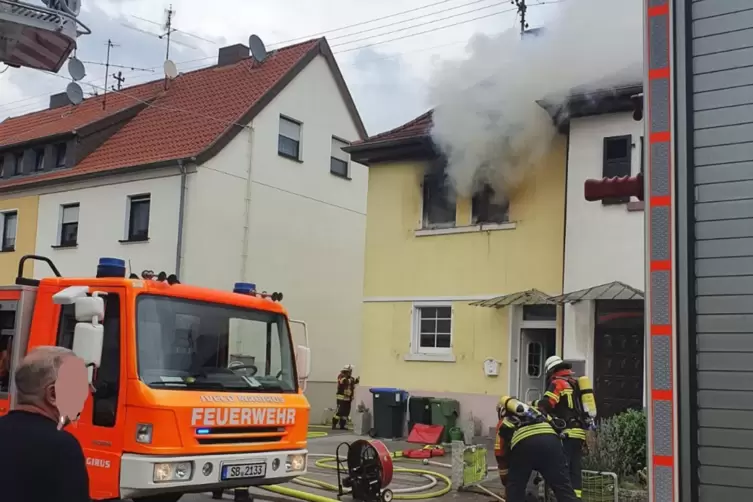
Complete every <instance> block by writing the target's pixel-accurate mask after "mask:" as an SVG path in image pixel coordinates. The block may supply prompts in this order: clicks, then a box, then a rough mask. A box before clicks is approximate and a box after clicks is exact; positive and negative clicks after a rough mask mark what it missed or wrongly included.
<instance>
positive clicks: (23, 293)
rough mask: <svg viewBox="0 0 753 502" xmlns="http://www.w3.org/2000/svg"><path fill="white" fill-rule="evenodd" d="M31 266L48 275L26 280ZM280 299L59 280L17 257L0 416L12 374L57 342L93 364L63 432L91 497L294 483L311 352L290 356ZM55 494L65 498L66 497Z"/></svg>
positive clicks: (4, 320)
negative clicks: (76, 449) (76, 451)
mask: <svg viewBox="0 0 753 502" xmlns="http://www.w3.org/2000/svg"><path fill="white" fill-rule="evenodd" d="M28 260H39V261H43V262H46V263H47V264H48V265H49V266H50V268H51V269H52V271H53V272H54V273H55V276H56V277H51V278H45V279H41V280H36V279H30V278H27V277H24V275H23V269H24V263H25V262H27V261H28ZM281 299H282V294H280V293H274V294H272V295H267V294H266V293H257V292H256V287H255V286H254V285H253V284H250V283H238V284H236V285H235V287H234V288H233V290H232V291H217V290H212V289H206V288H199V287H194V286H189V285H184V284H180V283H179V282H178V280H177V278H176V277H175V276H174V275H171V276H169V277H166V276H165V274H160V276H159V277H157V278H151V277H150V274H146V275H144V274H142V277H140V278H138V277H137V276H134V275H131V278H126V267H125V262H124V261H123V260H118V259H113V258H103V259H101V260H100V263H99V265H98V268H97V276H96V277H90V278H66V277H61V275H60V273H59V272H58V270H57V268H56V267H55V265H54V264H53V263H52V262H51V261H50V260H49V259H48V258H45V257H42V256H34V255H30V256H24V257H23V258H22V259H21V260H20V263H19V267H18V277H17V279H16V284H15V285H12V286H5V287H0V353H9V354H10V358H9V359H10V371H6V372H5V375H6V376H5V377H0V415H3V414H5V413H7V412H8V410H9V409H12V408H13V406H14V394H15V392H14V390H15V389H14V384H13V378H12V371H13V367H14V365H17V364H18V361H19V360H20V359H21V358H23V356H24V355H25V354H26V353H27V352H28V351H29V350H31V349H33V348H34V347H37V346H40V345H59V346H64V347H68V348H70V349H72V350H73V351H74V352H75V353H76V354H77V355H78V356H80V357H82V358H83V359H84V361H85V362H87V363H88V364H90V381H91V383H92V389H93V390H92V395H91V396H90V397H89V398H88V400H87V403H86V405H85V407H84V410H83V412H82V413H81V417H80V420H79V421H78V422H77V423H75V424H74V425H72V426H70V427H69V430H70V432H71V433H73V434H74V435H75V436H76V437H77V438H78V440H79V441H80V442H81V445H82V447H83V450H84V453H85V455H86V463H87V466H88V470H89V477H90V486H91V497H92V498H93V499H94V500H107V499H120V498H132V499H134V500H137V501H144V502H146V501H150V502H174V501H177V500H178V499H179V498H180V497H181V496H182V495H183V494H185V493H196V492H208V491H213V492H218V491H220V490H224V489H227V488H234V487H242V486H251V485H262V484H263V485H269V484H275V483H282V482H285V481H288V480H290V479H292V478H294V477H296V476H299V475H301V474H304V473H305V471H306V455H307V450H306V431H307V424H308V415H309V404H308V401H307V400H306V398H305V397H304V395H303V387H304V384H305V381H306V378H307V377H308V373H309V365H310V351H309V349H308V335H307V333H306V329H305V324H304V323H301V324H302V325H303V332H304V335H305V338H306V341H305V344H304V345H298V346H294V345H293V340H292V335H291V330H290V324H291V323H294V322H296V321H291V320H289V319H288V316H287V313H286V311H285V309H284V308H283V306H282V305H281V304H280V303H279V300H281ZM61 496H63V498H64V495H63V494H61Z"/></svg>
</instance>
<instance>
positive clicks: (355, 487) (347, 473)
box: [335, 439, 394, 502]
mask: <svg viewBox="0 0 753 502" xmlns="http://www.w3.org/2000/svg"><path fill="white" fill-rule="evenodd" d="M342 449H345V455H344V456H343V455H341V454H340V452H341V450H342ZM335 455H336V458H337V486H338V494H337V498H338V499H339V498H340V497H342V496H343V495H345V494H346V493H348V492H346V491H345V489H350V492H349V493H350V495H351V496H352V497H353V500H356V501H358V502H391V501H392V498H393V496H394V495H393V493H392V490H390V489H389V488H387V486H389V484H390V483H391V482H392V475H393V465H392V456H391V455H390V451H389V450H388V449H387V447H386V446H385V445H384V443H382V442H381V441H377V440H375V439H372V440H365V439H359V440H357V441H354V442H352V443H340V445H338V447H337V451H336V453H335Z"/></svg>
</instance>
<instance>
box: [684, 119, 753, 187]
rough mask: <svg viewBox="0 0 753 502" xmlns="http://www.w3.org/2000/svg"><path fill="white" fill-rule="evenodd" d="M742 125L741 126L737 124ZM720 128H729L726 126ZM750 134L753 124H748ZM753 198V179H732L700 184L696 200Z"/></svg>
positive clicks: (752, 131) (752, 130) (752, 132)
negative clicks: (723, 181)
mask: <svg viewBox="0 0 753 502" xmlns="http://www.w3.org/2000/svg"><path fill="white" fill-rule="evenodd" d="M736 127H740V126H736ZM720 129H727V128H726V127H724V128H721V127H720ZM746 129H749V131H748V134H753V124H751V125H750V126H746ZM751 198H753V180H748V181H739V180H738V181H730V182H727V183H714V184H708V185H702V186H699V187H698V188H697V189H696V202H722V201H729V200H744V199H751Z"/></svg>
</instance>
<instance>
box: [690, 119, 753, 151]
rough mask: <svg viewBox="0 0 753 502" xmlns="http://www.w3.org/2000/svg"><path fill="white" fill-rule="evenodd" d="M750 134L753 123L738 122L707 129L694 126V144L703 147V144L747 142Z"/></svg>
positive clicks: (752, 130)
mask: <svg viewBox="0 0 753 502" xmlns="http://www.w3.org/2000/svg"><path fill="white" fill-rule="evenodd" d="M752 135H753V124H738V125H731V126H724V127H712V128H708V129H699V128H696V133H695V145H696V147H697V148H703V147H705V146H720V145H733V144H735V143H748V142H749V141H750V138H751V136H752Z"/></svg>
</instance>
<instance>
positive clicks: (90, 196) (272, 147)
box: [36, 56, 368, 420]
mask: <svg viewBox="0 0 753 502" xmlns="http://www.w3.org/2000/svg"><path fill="white" fill-rule="evenodd" d="M281 114H282V115H285V116H286V117H289V118H292V119H295V120H297V121H299V122H301V123H302V135H301V152H302V155H301V161H300V162H296V161H294V160H290V159H288V158H284V157H281V156H279V155H278V152H277V150H278V131H279V120H280V115H281ZM333 136H335V137H338V138H341V139H343V140H346V141H355V140H356V139H359V137H358V129H357V127H356V124H355V123H354V121H353V119H352V118H351V116H350V113H349V112H348V109H347V106H346V103H345V101H344V100H343V98H342V96H341V94H340V92H339V90H338V88H337V86H336V82H335V79H334V78H333V76H332V74H331V72H330V70H329V68H328V66H327V63H326V61H325V59H324V58H323V57H322V56H317V57H316V58H315V59H314V60H313V61H312V62H311V63H310V64H309V65H308V66H307V67H306V68H304V69H303V70H302V71H301V73H299V74H298V76H296V77H295V78H294V79H293V80H292V81H291V82H290V83H289V84H288V86H287V87H286V88H285V89H284V90H283V91H282V92H281V93H280V94H279V95H277V97H275V98H274V99H273V100H272V101H271V102H270V103H269V104H268V105H267V106H266V108H264V109H263V110H262V111H261V113H260V114H259V115H257V116H256V117H255V118H254V120H253V122H252V124H250V126H249V127H247V128H246V129H244V130H243V131H241V132H240V133H239V134H238V135H237V136H236V137H235V138H233V140H232V141H230V143H229V144H228V145H226V146H225V148H223V149H222V151H220V152H219V153H218V154H217V155H216V156H214V157H213V158H212V159H210V160H209V161H207V162H206V163H205V164H204V165H200V166H196V167H195V168H194V167H191V169H190V172H189V174H188V175H187V180H186V190H185V194H184V195H185V212H184V223H183V242H182V246H181V249H182V254H181V259H180V262H181V266H180V270H179V271H178V272H179V274H180V277H181V280H182V281H183V282H185V283H189V284H196V285H201V286H207V287H213V288H219V289H231V288H232V287H233V283H235V282H240V281H244V282H253V283H256V285H257V288H258V289H259V290H260V291H261V290H266V291H269V292H272V291H281V292H282V293H283V294H284V299H283V304H284V305H285V306H286V307H287V309H288V311H289V313H290V316H291V318H293V319H300V320H303V321H305V322H306V323H307V324H308V328H309V334H310V344H311V348H312V373H311V383H312V384H316V382H326V390H324V389H322V390H321V391H317V390H316V388H315V387H316V385H313V386H312V385H310V387H309V388H310V389H311V392H316V393H317V394H321V396H322V398H321V399H322V401H323V403H324V402H325V401H326V403H324V404H326V405H327V406H333V405H334V384H333V382H334V381H335V379H336V376H337V373H338V371H339V370H340V368H341V367H342V366H343V365H344V364H354V365H356V367H357V366H358V364H359V362H360V361H359V358H360V352H361V347H360V338H361V305H362V303H361V298H362V296H363V266H364V264H363V260H364V248H365V230H366V196H367V183H368V173H367V168H366V167H365V166H362V165H360V164H355V163H350V164H349V178H350V179H345V178H342V177H338V176H335V175H333V174H331V173H330V155H331V146H332V137H333ZM165 172H166V173H168V172H169V176H167V177H155V173H151V175H150V176H152V179H148V180H145V179H141V180H138V179H133V178H124V177H116V176H113V177H108V178H103V180H102V181H100V182H99V183H96V184H90V185H81V186H77V187H76V188H75V189H71V185H70V184H67V185H61V186H60V187H58V188H57V189H55V190H52V189H51V190H50V191H49V192H47V193H44V194H42V196H41V197H40V208H39V225H38V234H37V253H39V254H43V255H46V256H51V257H52V258H53V260H54V261H55V263H56V264H58V268H59V269H60V270H61V272H63V273H65V274H66V275H71V274H73V275H85V276H90V275H93V274H94V273H95V270H96V260H97V258H98V257H101V256H111V257H118V258H123V259H130V260H131V264H132V268H133V271H134V272H136V273H140V272H141V271H142V270H143V269H151V270H154V271H155V272H158V271H161V270H165V271H166V272H168V273H170V272H173V271H176V262H177V246H178V230H177V229H178V221H179V201H180V189H181V176H180V173H179V170H178V167H177V166H176V167H175V169H172V170H168V171H165ZM141 176H142V178H143V176H144V175H141ZM142 193H150V194H151V200H152V202H151V204H152V205H151V210H150V222H149V241H148V242H140V243H126V244H124V243H120V242H119V240H122V239H124V235H125V234H124V232H125V230H126V222H127V213H126V205H127V199H128V196H129V195H134V194H142ZM76 202H78V203H79V204H80V216H79V220H80V223H79V237H78V246H77V247H75V248H67V249H58V248H54V247H53V246H55V245H56V244H57V243H58V239H59V237H58V236H59V228H60V214H61V207H62V205H64V204H70V203H76ZM44 268H45V267H42V266H38V267H36V271H38V272H37V273H38V274H40V275H47V273H46V272H45V270H44ZM293 329H294V334H295V337H296V340H295V341H296V343H301V342H302V341H303V338H302V336H301V333H300V331H299V330H296V328H295V327H294V328H293ZM307 394H308V391H307ZM310 399H311V397H310ZM330 401H332V402H330ZM312 405H313V406H314V409H312V418H313V419H317V420H318V417H319V416H321V415H320V413H321V408H322V406H323V405H318V406H317V405H316V404H315V403H312Z"/></svg>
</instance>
